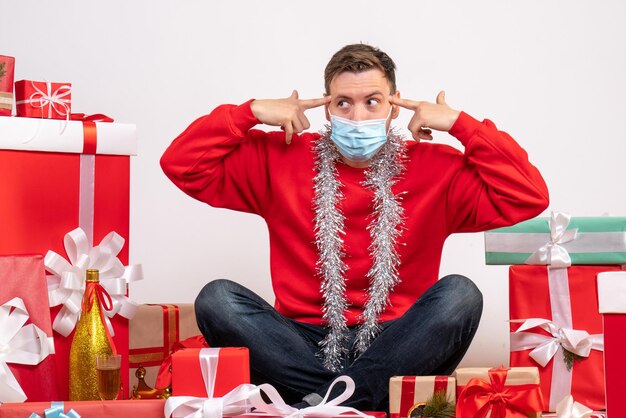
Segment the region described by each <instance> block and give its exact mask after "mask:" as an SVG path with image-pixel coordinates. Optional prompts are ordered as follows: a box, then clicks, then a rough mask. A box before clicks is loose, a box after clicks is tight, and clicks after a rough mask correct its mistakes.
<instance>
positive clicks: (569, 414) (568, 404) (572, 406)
mask: <svg viewBox="0 0 626 418" xmlns="http://www.w3.org/2000/svg"><path fill="white" fill-rule="evenodd" d="M592 413H593V410H592V409H589V408H587V407H586V406H585V405H583V404H581V403H578V402H574V398H573V397H572V395H568V396H566V397H565V398H563V400H561V402H559V404H558V405H557V406H556V418H589V417H591V414H592Z"/></svg>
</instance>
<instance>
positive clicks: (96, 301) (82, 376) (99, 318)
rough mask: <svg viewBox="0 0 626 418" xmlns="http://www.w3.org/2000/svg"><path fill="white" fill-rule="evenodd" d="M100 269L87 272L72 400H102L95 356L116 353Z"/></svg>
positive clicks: (76, 335)
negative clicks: (105, 312) (106, 321)
mask: <svg viewBox="0 0 626 418" xmlns="http://www.w3.org/2000/svg"><path fill="white" fill-rule="evenodd" d="M98 289H100V290H101V291H103V289H102V287H101V285H100V279H99V276H98V270H94V269H89V270H87V281H86V288H85V294H84V296H83V307H82V309H83V310H82V313H81V316H80V319H79V320H78V324H77V325H76V331H75V333H74V339H73V340H72V347H71V348H70V382H69V383H70V399H69V400H70V401H87V400H99V399H100V396H99V395H98V374H97V372H96V356H97V355H98V354H111V353H112V352H113V351H114V347H113V346H112V340H111V336H110V335H109V333H108V330H107V328H106V324H105V323H104V321H103V315H102V314H103V313H104V312H102V313H101V309H102V306H103V305H102V303H103V302H104V301H102V300H100V298H101V297H103V296H102V293H101V291H98Z"/></svg>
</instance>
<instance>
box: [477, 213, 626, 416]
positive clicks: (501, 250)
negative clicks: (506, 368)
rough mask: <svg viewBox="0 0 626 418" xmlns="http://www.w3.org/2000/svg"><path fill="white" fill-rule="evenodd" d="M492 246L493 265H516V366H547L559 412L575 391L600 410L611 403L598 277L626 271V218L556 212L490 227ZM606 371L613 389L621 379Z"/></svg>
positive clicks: (548, 388) (549, 390) (546, 389)
mask: <svg viewBox="0 0 626 418" xmlns="http://www.w3.org/2000/svg"><path fill="white" fill-rule="evenodd" d="M485 246H486V260H487V264H513V265H511V266H510V268H509V284H510V292H509V298H510V319H511V356H510V360H511V361H510V362H511V366H512V367H516V366H536V367H538V368H539V374H540V377H541V388H542V392H543V397H544V400H545V405H544V410H545V411H551V412H554V411H556V410H557V405H558V404H559V403H560V402H562V401H563V400H564V399H567V398H568V397H569V396H573V398H574V399H575V400H576V401H579V402H580V403H581V404H584V405H586V406H587V407H590V408H593V409H594V410H603V409H605V408H606V402H605V367H604V350H605V339H604V335H603V325H602V316H601V315H600V314H599V306H598V292H597V287H596V276H598V274H600V273H602V272H619V271H621V270H622V266H621V264H623V263H626V218H613V217H599V218H570V217H569V216H568V215H566V214H563V213H554V214H553V215H552V217H551V218H550V219H546V218H537V219H532V220H530V221H526V222H522V223H520V224H517V225H515V226H513V227H509V228H501V229H497V230H494V231H490V232H487V233H486V234H485ZM523 263H524V264H526V265H521V264H523ZM623 296H624V294H623V293H622V298H623ZM607 342H608V341H607ZM623 346H624V345H623V343H622V345H621V347H623ZM607 348H608V347H607ZM614 349H615V347H614ZM606 377H607V380H606V382H607V391H608V392H610V389H609V388H610V386H611V385H614V384H619V383H618V381H619V380H621V378H620V379H617V378H610V379H608V378H609V377H610V375H609V371H608V370H607V375H606Z"/></svg>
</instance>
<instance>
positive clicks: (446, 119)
mask: <svg viewBox="0 0 626 418" xmlns="http://www.w3.org/2000/svg"><path fill="white" fill-rule="evenodd" d="M389 102H390V103H391V104H395V105H398V106H401V107H403V108H405V109H409V110H412V111H413V112H415V113H414V114H413V117H412V118H411V121H410V122H409V131H411V134H412V135H413V139H415V140H416V141H418V142H419V141H420V140H422V139H427V140H432V139H433V135H432V130H431V129H434V130H436V131H444V132H448V131H449V130H450V128H452V125H454V122H456V120H457V118H458V117H459V114H460V113H461V112H459V111H458V110H454V109H452V108H451V107H450V106H448V104H447V103H446V93H445V92H444V91H440V92H439V94H438V95H437V103H430V102H415V101H413V100H407V99H402V98H400V97H394V96H391V97H390V98H389Z"/></svg>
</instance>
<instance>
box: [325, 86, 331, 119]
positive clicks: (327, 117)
mask: <svg viewBox="0 0 626 418" xmlns="http://www.w3.org/2000/svg"><path fill="white" fill-rule="evenodd" d="M328 96H329V94H328V93H324V97H328ZM328 106H330V103H326V104H325V105H324V113H325V114H326V120H327V121H329V122H330V112H329V111H328Z"/></svg>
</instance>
